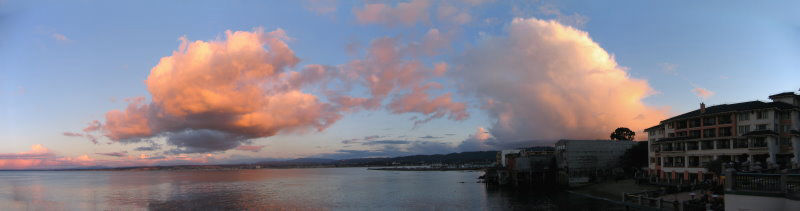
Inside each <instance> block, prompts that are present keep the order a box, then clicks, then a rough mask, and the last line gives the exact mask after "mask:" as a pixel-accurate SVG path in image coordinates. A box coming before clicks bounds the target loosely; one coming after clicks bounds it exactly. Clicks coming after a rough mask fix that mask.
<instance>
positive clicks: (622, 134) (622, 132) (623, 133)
mask: <svg viewBox="0 0 800 211" xmlns="http://www.w3.org/2000/svg"><path fill="white" fill-rule="evenodd" d="M635 136H636V132H633V131H632V130H631V129H628V128H627V127H620V128H617V129H616V130H614V132H612V133H611V140H620V141H623V140H625V141H633V138H634V137H635Z"/></svg>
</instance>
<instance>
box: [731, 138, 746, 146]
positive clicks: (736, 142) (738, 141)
mask: <svg viewBox="0 0 800 211" xmlns="http://www.w3.org/2000/svg"><path fill="white" fill-rule="evenodd" d="M733 148H747V139H734V140H733Z"/></svg>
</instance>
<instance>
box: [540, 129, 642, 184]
mask: <svg viewBox="0 0 800 211" xmlns="http://www.w3.org/2000/svg"><path fill="white" fill-rule="evenodd" d="M636 143H637V142H635V141H611V140H560V141H558V142H556V145H555V154H556V166H557V167H558V171H559V177H560V180H561V182H562V183H563V184H568V185H575V184H580V183H587V182H589V180H590V178H592V177H596V176H599V175H605V174H610V173H611V170H612V169H614V168H615V167H617V164H618V163H619V157H620V156H622V154H625V151H626V150H628V149H630V148H631V147H633V146H634V145H635V144H636Z"/></svg>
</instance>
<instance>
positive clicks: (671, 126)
mask: <svg viewBox="0 0 800 211" xmlns="http://www.w3.org/2000/svg"><path fill="white" fill-rule="evenodd" d="M667 128H669V129H672V128H675V123H674V122H670V123H669V124H667Z"/></svg>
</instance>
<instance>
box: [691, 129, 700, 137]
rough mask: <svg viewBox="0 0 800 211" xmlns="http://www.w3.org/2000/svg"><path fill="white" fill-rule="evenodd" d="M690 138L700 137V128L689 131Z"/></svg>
mask: <svg viewBox="0 0 800 211" xmlns="http://www.w3.org/2000/svg"><path fill="white" fill-rule="evenodd" d="M689 137H690V138H700V130H692V131H689Z"/></svg>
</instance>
